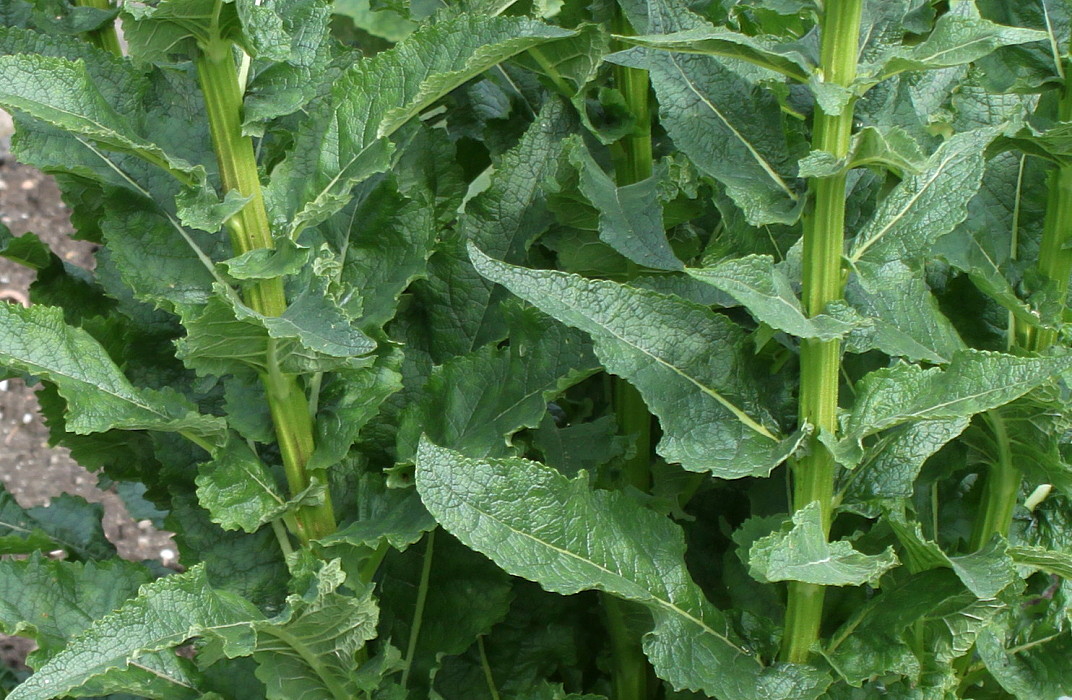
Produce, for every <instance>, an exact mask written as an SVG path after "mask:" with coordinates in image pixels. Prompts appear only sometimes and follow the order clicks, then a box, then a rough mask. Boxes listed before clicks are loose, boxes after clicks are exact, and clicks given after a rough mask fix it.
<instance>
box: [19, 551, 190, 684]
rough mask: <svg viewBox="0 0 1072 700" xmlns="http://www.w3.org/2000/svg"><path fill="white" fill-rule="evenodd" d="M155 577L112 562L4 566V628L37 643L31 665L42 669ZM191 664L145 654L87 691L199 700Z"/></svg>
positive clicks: (34, 560) (38, 561) (34, 561)
mask: <svg viewBox="0 0 1072 700" xmlns="http://www.w3.org/2000/svg"><path fill="white" fill-rule="evenodd" d="M151 580H152V577H151V575H150V573H149V571H148V569H146V568H145V567H144V566H142V565H140V564H134V563H131V562H126V561H123V560H120V559H112V560H109V561H105V562H88V563H86V564H80V563H75V562H68V561H56V560H52V559H46V558H43V557H41V556H40V555H34V556H33V557H31V558H30V559H26V560H22V561H3V562H0V600H2V601H3V602H2V603H0V629H2V630H4V631H5V632H8V633H18V634H20V635H22V636H27V637H31V638H32V639H34V641H35V642H36V643H37V647H38V648H37V649H36V650H35V651H33V652H32V653H31V654H30V656H29V658H28V659H27V661H28V662H29V664H30V665H31V666H33V667H37V668H40V667H41V666H43V665H44V664H45V663H46V662H47V661H48V660H49V659H50V658H52V657H53V656H55V655H56V654H57V653H59V652H61V651H62V650H63V648H64V646H65V645H66V644H67V642H68V641H69V640H71V639H73V638H75V637H77V636H78V635H79V634H80V633H81V632H82V631H83V630H84V629H86V628H87V627H89V626H90V625H91V624H92V623H93V621H94V620H96V619H98V618H101V617H103V616H105V615H107V614H108V613H111V612H112V611H113V610H116V609H117V608H119V607H120V606H122V605H123V603H124V602H125V601H127V600H128V599H130V598H133V597H134V596H135V595H136V594H137V592H138V587H139V586H141V585H144V584H147V583H149V582H150V581H151ZM196 676H197V673H196V671H195V670H194V669H193V667H192V664H191V663H190V662H189V661H186V660H185V659H181V658H179V657H177V656H176V655H175V654H173V653H171V652H170V651H168V652H161V653H151V654H143V655H141V656H139V657H138V658H137V659H135V660H132V661H131V663H130V665H129V667H128V668H127V669H126V670H123V671H118V670H115V671H111V672H108V673H105V674H103V675H102V676H98V677H96V678H95V679H93V680H92V681H90V682H89V683H88V684H87V685H85V686H83V692H85V693H91V694H93V695H104V694H110V693H137V694H138V695H142V696H145V697H168V698H176V699H179V698H196V697H198V696H199V695H198V693H196V692H194V691H193V688H192V686H193V685H194V684H195V683H196Z"/></svg>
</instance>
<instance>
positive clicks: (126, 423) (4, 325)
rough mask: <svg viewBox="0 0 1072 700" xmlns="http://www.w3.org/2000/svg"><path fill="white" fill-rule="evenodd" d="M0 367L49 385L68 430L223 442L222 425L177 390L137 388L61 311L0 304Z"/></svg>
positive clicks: (80, 432) (88, 336)
mask: <svg viewBox="0 0 1072 700" xmlns="http://www.w3.org/2000/svg"><path fill="white" fill-rule="evenodd" d="M0 363H3V364H5V365H7V366H8V367H13V368H16V369H19V370H21V371H24V372H27V373H29V374H32V375H35V376H38V377H41V378H42V379H47V380H48V381H50V382H53V383H54V384H55V385H56V387H57V388H58V389H59V392H60V394H61V395H62V396H63V398H65V399H66V400H67V407H68V408H67V411H68V412H67V429H68V430H70V431H71V432H74V433H78V434H80V435H84V434H87V433H94V432H103V431H105V430H110V429H112V428H120V429H123V430H163V431H172V432H180V431H181V432H188V433H190V434H193V435H197V436H200V437H202V438H205V439H208V440H211V441H222V438H223V436H224V435H225V433H224V430H223V421H222V420H221V419H219V418H216V417H213V416H203V415H200V414H199V413H197V409H196V407H195V406H194V405H193V404H191V403H190V402H189V401H187V400H186V399H185V398H184V397H182V396H181V395H180V394H179V393H178V392H176V391H174V390H171V389H168V390H160V391H157V390H153V389H138V388H136V387H135V386H134V385H132V384H131V383H130V381H129V380H127V378H126V377H125V376H123V373H122V372H120V371H119V368H118V367H116V366H115V363H114V362H112V360H111V358H110V357H109V356H108V354H107V352H105V350H104V348H102V347H101V346H100V344H99V343H98V342H97V341H96V340H94V339H93V337H92V336H90V335H89V334H88V333H86V332H85V331H84V330H82V329H80V328H74V327H71V326H68V325H66V324H65V323H64V321H63V312H62V310H61V309H58V308H54V307H48V306H33V307H30V308H28V309H25V308H23V307H21V306H16V305H14V304H0Z"/></svg>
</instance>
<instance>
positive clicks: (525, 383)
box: [398, 309, 599, 459]
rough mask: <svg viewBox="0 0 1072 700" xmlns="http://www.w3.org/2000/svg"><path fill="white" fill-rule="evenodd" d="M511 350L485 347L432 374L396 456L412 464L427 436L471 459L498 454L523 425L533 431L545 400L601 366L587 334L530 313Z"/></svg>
mask: <svg viewBox="0 0 1072 700" xmlns="http://www.w3.org/2000/svg"><path fill="white" fill-rule="evenodd" d="M511 320H512V323H511V325H512V326H513V328H514V331H513V333H511V336H510V345H509V347H506V348H496V347H492V346H486V347H484V348H481V349H480V350H477V351H476V352H474V353H471V354H469V355H463V356H461V357H457V358H454V359H452V360H449V361H448V362H446V363H445V364H443V365H440V366H439V367H436V368H435V369H434V370H433V371H432V376H431V377H429V378H428V383H427V384H426V385H425V387H424V389H423V392H422V393H423V395H422V396H421V397H420V399H418V400H417V401H416V402H415V403H413V404H410V406H409V408H408V409H407V410H406V411H405V412H404V413H403V417H402V422H401V425H400V427H399V447H398V453H399V457H400V458H401V459H409V458H411V457H412V455H413V454H414V452H415V451H416V447H417V442H418V440H419V439H420V436H421V435H422V434H425V435H427V436H428V437H429V439H431V440H434V441H436V442H437V443H441V444H442V445H444V446H446V447H449V448H451V449H454V450H457V451H459V452H461V453H462V454H466V455H469V456H472V457H488V456H494V457H501V456H504V455H506V454H509V452H510V448H509V445H510V438H511V437H512V436H513V434H514V433H515V432H517V431H518V430H520V429H521V428H535V427H536V426H537V425H539V423H540V419H541V418H542V417H543V415H544V413H545V412H546V410H547V402H548V401H549V400H551V399H553V398H554V397H555V396H557V395H558V394H560V393H561V392H563V391H565V389H566V388H568V387H569V386H572V385H573V384H576V383H577V382H579V381H581V380H582V379H584V378H585V377H588V376H590V375H591V374H593V373H594V372H596V370H597V369H598V367H599V365H598V363H597V361H596V359H595V357H594V356H593V355H592V352H591V350H590V349H589V347H588V343H587V339H586V338H585V336H584V335H583V334H581V333H580V332H578V331H575V330H573V329H571V328H567V327H565V326H563V325H561V324H558V323H556V322H555V321H553V320H552V319H550V318H547V317H546V316H543V314H540V313H538V312H536V311H534V310H532V309H526V310H522V311H518V312H515V313H514V314H513V319H511Z"/></svg>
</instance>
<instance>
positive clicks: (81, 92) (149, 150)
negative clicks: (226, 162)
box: [0, 55, 204, 182]
mask: <svg viewBox="0 0 1072 700" xmlns="http://www.w3.org/2000/svg"><path fill="white" fill-rule="evenodd" d="M0 85H2V86H3V87H2V88H0V105H2V106H3V107H5V108H6V109H10V110H17V111H19V112H23V113H26V114H29V115H32V116H33V117H35V118H37V119H40V120H42V121H44V122H46V123H48V124H51V125H53V126H57V127H59V128H61V129H64V130H66V131H68V132H71V133H74V134H77V135H79V136H81V137H83V138H85V139H88V140H89V141H92V142H94V143H98V144H100V145H102V146H104V147H105V148H108V149H112V150H116V151H122V152H125V153H132V154H134V155H137V156H139V157H141V158H143V159H145V160H147V161H149V162H150V163H153V164H155V165H159V166H160V167H161V168H164V169H166V170H168V171H169V172H172V173H173V174H175V176H176V177H179V178H180V179H182V180H184V181H187V182H194V181H196V180H199V179H201V178H203V177H204V170H203V169H202V168H201V167H199V166H193V165H190V164H189V163H188V162H186V161H184V160H182V159H180V158H177V157H174V156H171V155H169V154H168V153H166V152H164V151H163V150H161V149H160V148H159V147H158V146H156V145H155V144H154V143H153V142H152V141H149V140H146V139H145V138H143V137H142V136H141V135H139V134H138V133H137V132H136V131H135V129H134V127H133V126H132V125H131V124H130V123H129V121H128V120H127V119H126V118H125V117H124V116H122V115H121V114H119V112H117V111H116V110H115V108H113V107H112V106H111V105H110V104H109V103H108V101H107V100H106V99H105V97H104V95H102V94H101V92H100V90H99V89H98V88H97V83H96V82H95V81H94V80H93V79H92V78H91V77H90V74H89V72H88V71H87V70H86V66H85V63H84V62H83V61H82V60H78V61H68V60H66V59H62V58H53V57H50V56H40V55H10V56H0Z"/></svg>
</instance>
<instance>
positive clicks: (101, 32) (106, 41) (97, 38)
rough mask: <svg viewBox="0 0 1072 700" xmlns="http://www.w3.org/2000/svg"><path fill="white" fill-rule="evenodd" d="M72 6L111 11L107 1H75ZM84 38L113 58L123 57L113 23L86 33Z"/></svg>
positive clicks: (110, 5)
mask: <svg viewBox="0 0 1072 700" xmlns="http://www.w3.org/2000/svg"><path fill="white" fill-rule="evenodd" d="M74 4H75V5H78V6H79V7H95V8H97V9H98V10H110V9H112V4H111V2H109V0H75V3H74ZM86 36H87V37H88V38H89V40H90V41H91V42H93V43H94V44H96V45H97V46H98V47H100V48H102V49H104V50H105V51H107V52H109V53H111V54H113V55H115V56H122V55H123V47H122V45H121V44H120V43H119V35H118V34H116V33H115V22H111V23H109V24H105V25H104V26H102V27H101V28H100V29H94V30H93V31H91V32H86Z"/></svg>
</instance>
